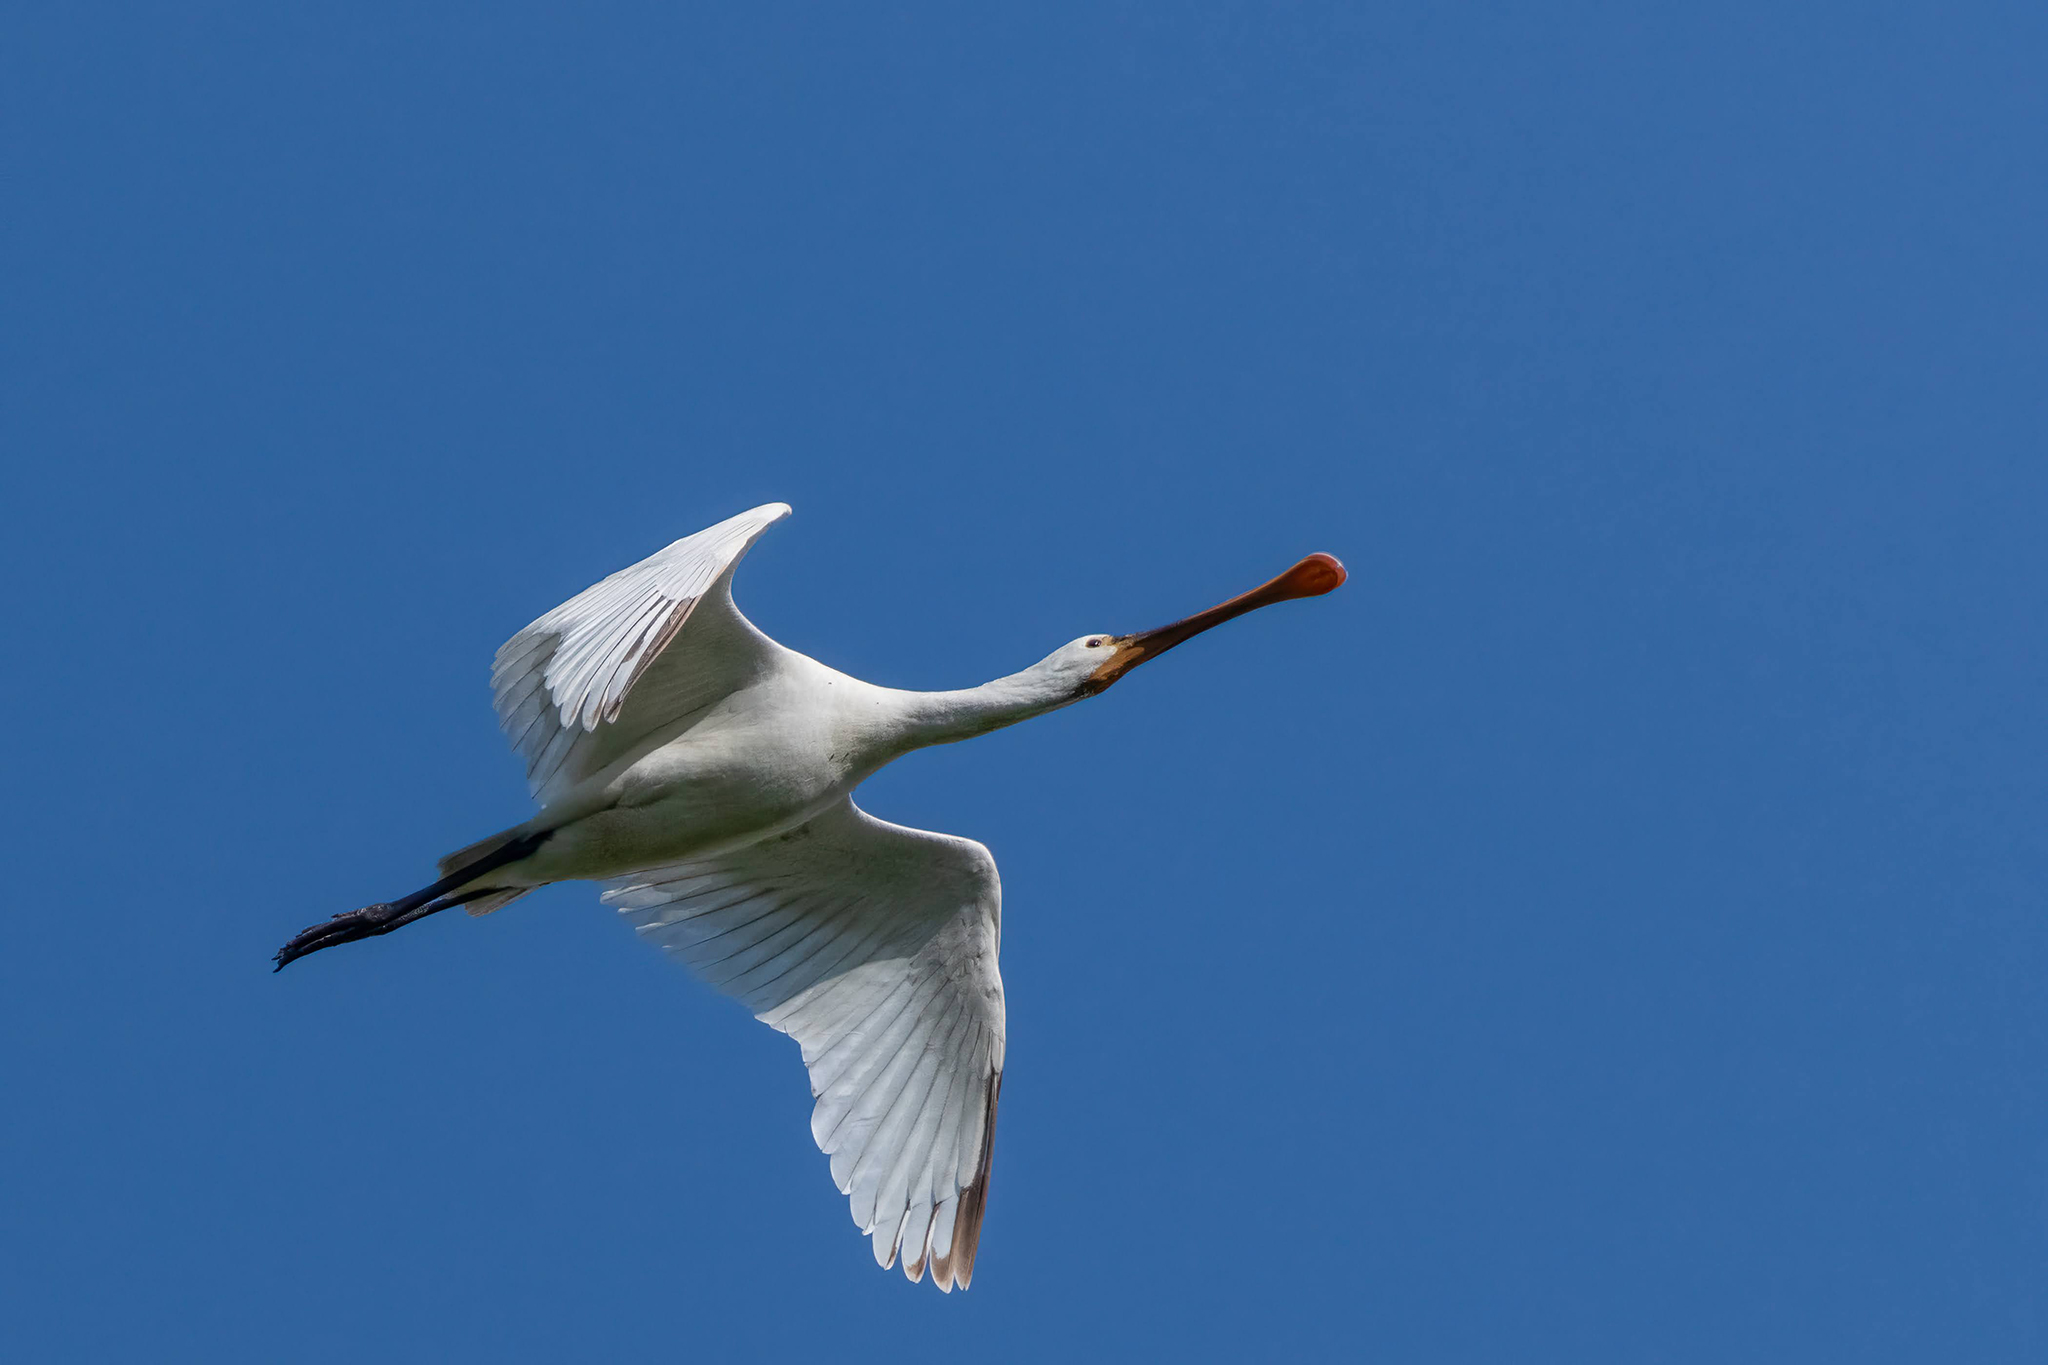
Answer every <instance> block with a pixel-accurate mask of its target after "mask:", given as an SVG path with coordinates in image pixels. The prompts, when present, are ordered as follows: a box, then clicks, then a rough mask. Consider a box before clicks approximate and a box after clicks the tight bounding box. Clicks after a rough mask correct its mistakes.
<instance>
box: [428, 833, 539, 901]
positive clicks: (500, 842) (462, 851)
mask: <svg viewBox="0 0 2048 1365" xmlns="http://www.w3.org/2000/svg"><path fill="white" fill-rule="evenodd" d="M520 837H522V836H521V834H520V830H519V827H517V826H514V827H513V828H511V829H506V830H500V831H498V832H497V833H496V834H493V835H491V836H490V837H489V838H488V839H479V840H477V841H476V842H475V843H473V844H471V845H469V846H468V847H467V848H458V849H456V850H455V851H454V852H453V853H451V854H449V855H448V856H447V857H445V858H443V859H442V860H441V861H440V863H439V864H437V867H438V869H439V871H440V873H441V875H442V876H444V877H452V876H454V875H455V874H456V873H458V872H460V871H461V870H462V869H463V868H465V867H469V866H472V865H473V864H476V863H480V862H482V861H483V860H484V859H485V858H488V857H489V856H490V855H491V854H493V853H496V852H497V851H498V850H499V849H501V848H503V847H505V845H507V844H509V843H511V842H512V841H513V840H515V839H518V838H520ZM533 889H534V888H532V887H530V886H508V887H506V888H505V889H504V890H502V891H491V892H488V893H486V894H485V895H481V896H478V897H477V898H476V899H475V900H473V901H470V902H468V903H467V904H465V905H464V906H463V909H465V910H467V911H469V913H470V914H472V915H488V914H490V913H491V911H493V910H499V909H503V908H504V907H505V906H508V905H510V904H511V903H512V902H513V901H516V900H518V899H519V898H520V897H521V896H523V895H525V894H526V893H527V892H529V891H531V890H533Z"/></svg>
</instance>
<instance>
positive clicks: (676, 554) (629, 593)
mask: <svg viewBox="0 0 2048 1365" xmlns="http://www.w3.org/2000/svg"><path fill="white" fill-rule="evenodd" d="M788 515H789V507H788V505H787V504H786V503H780V502H771V503H768V504H766V505H765V506H762V507H756V508H754V509H753V510H752V511H750V512H742V513H740V514H739V515H738V516H736V517H729V518H727V519H726V520H724V521H721V522H719V523H718V524H717V525H716V526H711V527H707V528H705V529H704V530H702V531H699V532H697V533H696V534H695V535H691V536H685V537H683V538H682V539H681V540H679V541H677V542H675V544H673V545H671V546H669V547H668V548H667V549H665V550H662V551H659V552H658V553H655V554H652V555H649V556H648V557H647V558H646V559H643V560H641V561H640V562H639V563H638V564H635V565H633V566H632V567H630V568H626V569H621V570H619V572H617V573H615V574H613V575H612V576H611V577H610V578H607V579H605V580H604V581H603V582H601V583H598V584H596V585H594V586H592V587H589V588H586V589H584V590H583V591H582V592H580V593H578V594H576V596H574V597H572V598H570V599H569V600H568V601H566V602H564V603H563V604H562V605H561V606H559V607H556V608H555V609H554V610H553V611H551V612H549V613H548V614H547V615H545V616H543V617H541V618H540V619H539V620H537V621H535V622H534V623H533V624H532V625H530V626H528V627H527V628H526V629H524V630H522V631H520V632H519V633H518V634H517V635H514V636H513V637H512V638H511V639H510V640H507V641H506V642H505V645H504V647H503V648H502V649H500V650H499V651H498V657H497V660H496V662H495V663H494V664H493V665H492V668H491V692H492V704H493V705H494V706H495V707H496V708H497V712H498V724H499V725H500V726H501V727H502V728H503V729H504V731H505V734H506V737H507V738H509V739H510V740H511V741H512V747H513V748H514V749H517V750H518V751H519V756H520V757H521V758H522V759H524V760H525V761H526V784H527V787H528V788H529V789H530V790H531V791H532V792H533V795H534V797H535V799H537V800H538V801H540V803H541V804H542V805H547V804H548V803H549V802H551V801H553V800H554V799H555V798H557V797H558V796H560V795H561V794H562V793H563V792H565V791H567V790H568V789H569V788H570V787H573V786H574V785H575V784H576V783H577V782H579V781H581V780H582V779H584V778H586V777H588V776H590V775H591V774H592V773H595V772H597V771H599V770H600V769H602V768H604V767H605V766H606V765H607V764H610V763H612V762H613V761H615V760H616V759H618V758H620V757H622V756H624V755H625V754H626V753H628V752H629V751H630V750H631V749H632V748H633V746H634V745H635V744H638V743H639V742H640V741H641V740H643V739H646V738H647V737H648V736H649V735H652V734H654V733H655V732H656V731H658V730H661V729H663V728H665V727H668V726H671V725H674V724H676V723H677V722H680V721H682V720H685V719H687V718H688V716H689V715H690V714H691V713H692V712H694V711H700V710H703V709H704V708H706V707H708V706H710V705H712V704H713V703H715V702H716V701H718V700H719V699H720V698H722V697H724V696H726V695H728V694H729V693H731V692H732V691H733V690H734V689H735V688H737V687H738V686H740V685H741V684H742V683H744V682H745V681H746V679H747V678H748V677H750V676H751V675H752V674H753V673H754V672H755V671H756V670H757V669H758V668H760V667H761V666H762V664H763V662H764V660H765V657H766V651H767V649H769V648H771V647H772V646H770V644H769V642H768V641H767V639H766V637H764V636H763V635H762V634H761V633H760V632H759V631H757V630H755V629H754V628H753V626H752V625H751V624H750V623H749V622H748V621H747V619H746V618H745V617H743V616H741V615H740V614H739V609H738V608H737V607H735V606H734V605H733V602H732V571H733V567H734V566H735V565H736V564H738V563H739V561H740V556H742V555H744V554H745V553H746V552H747V547H748V546H750V545H752V544H753V543H754V540H755V538H756V537H758V536H759V535H760V534H761V532H763V531H765V530H767V529H768V527H770V526H772V525H773V524H774V523H776V522H778V521H780V520H782V519H783V518H784V517H786V516H788ZM685 627H687V629H685Z"/></svg>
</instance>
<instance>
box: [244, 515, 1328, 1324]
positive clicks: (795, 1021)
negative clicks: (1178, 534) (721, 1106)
mask: <svg viewBox="0 0 2048 1365" xmlns="http://www.w3.org/2000/svg"><path fill="white" fill-rule="evenodd" d="M788 515H789V508H788V507H787V506H786V505H785V504H783V503H779V502H778V503H769V504H767V505H766V506H763V507H756V508H754V509H753V510H752V511H749V512H742V513H740V514H739V515H738V516H736V517H730V518H728V519H727V520H725V521H722V522H720V523H718V524H717V525H716V526H712V527H709V528H707V529H705V530H702V531H699V532H697V533H696V534H695V535H692V536H686V537H684V538H683V539H681V540H679V541H677V542H675V543H674V544H673V545H670V546H669V547H668V548H667V549H665V550H662V551H660V552H658V553H656V554H653V555H650V556H649V557H648V558H646V559H643V560H641V561H640V562H639V563H638V564H635V565H633V566H631V567H630V568H626V569H621V570H620V571H619V572H618V573H615V574H613V575H612V576H611V577H609V578H607V579H605V580H604V581H603V582H601V583H598V584H596V585H594V586H592V587H590V588H588V589H585V590H584V591H583V592H581V593H578V594H577V595H576V596H575V597H572V598H570V599H569V600H568V601H567V602H564V603H563V604H562V605H561V606H559V607H556V608H555V609H554V610H553V611H551V612H548V613H547V614H546V615H545V616H542V617H541V618H540V619H539V620H537V621H535V622H534V623H533V624H532V625H530V626H528V627H527V628H526V629H524V630H522V631H520V632H519V633H518V634H517V635H514V636H513V637H512V638H511V639H510V640H508V641H506V642H505V646H504V648H502V649H500V650H499V651H498V657H497V660H496V663H495V664H494V665H493V667H492V670H491V690H492V695H493V702H494V705H495V706H496V707H497V712H498V720H499V723H500V725H502V726H503V727H504V730H505V734H506V737H507V738H509V739H510V740H511V742H512V747H513V748H514V749H515V750H517V751H518V753H519V756H520V758H521V759H522V760H523V761H524V762H525V764H526V780H527V785H528V787H529V788H530V789H531V790H532V792H533V796H534V798H535V800H537V801H538V802H539V803H540V806H541V810H540V813H539V814H538V815H536V816H534V818H533V819H531V820H528V821H527V822H526V823H525V824H523V825H518V826H516V827H514V828H512V829H508V830H504V831H501V832H500V833H498V834H494V835H492V836H491V837H490V838H488V839H484V840H481V841H479V842H477V843H474V844H471V845H470V846H469V847H467V848H464V849H460V850H458V851H457V852H455V853H451V854H449V855H448V856H447V857H446V858H443V859H442V860H441V864H440V871H441V877H440V880H438V881H436V882H434V883H433V884H432V885H431V886H427V887H424V888H422V889H421V890H419V891H416V892H414V893H413V894H412V895H410V896H407V897H405V898H403V899H401V900H397V901H390V902H386V903H382V904H378V905H372V906H367V907H365V908H363V909H361V910H353V911H350V912H348V913H346V914H341V915H336V916H335V917H334V918H333V919H331V920H329V921H327V922H326V923H324V924H319V925H315V926H314V927H312V928H310V929H308V930H306V931H305V932H304V933H302V934H300V935H299V936H298V937H296V938H294V939H293V940H292V941H291V942H290V943H288V944H286V945H285V946H284V948H283V949H281V950H280V951H279V952H278V955H277V965H278V967H280V968H282V967H283V966H284V965H285V964H287V963H289V962H291V961H293V960H294V959H296V958H300V957H303V956H305V955H306V954H307V953H311V952H316V951H318V950H319V949H322V948H330V947H333V946H335V945H336V944H340V943H348V942H352V941H354V940H356V939H361V938H370V937H374V936H376V935H379V934H387V933H390V932H391V931H392V930H393V929H396V928H399V927H400V926H402V925H405V924H410V923H411V922H413V921H414V920H417V919H421V918H424V917H425V916H427V915H430V914H434V913H436V912H438V911H441V910H447V909H451V908H453V907H455V906H458V905H461V906H466V907H467V908H468V909H469V910H470V912H471V913H473V914H484V913H486V912H488V911H491V910H495V909H497V908H499V907H500V906H503V905H505V904H508V903H509V902H511V901H514V900H516V899H518V898H519V897H520V896H523V895H525V894H526V893H527V892H528V891H531V890H533V889H534V888H535V887H539V886H545V885H547V884H548V883H550V882H558V881H572V880H583V881H595V882H600V883H603V884H604V887H605V890H604V892H603V899H604V901H605V903H606V904H608V905H612V906H615V907H617V908H618V909H619V911H620V912H621V913H622V914H624V915H625V916H626V917H627V919H629V920H630V921H631V922H632V924H633V925H634V926H635V928H637V929H638V930H639V932H640V933H641V934H642V935H643V936H644V937H646V938H648V939H650V940H651V941H653V942H655V943H657V944H659V945H660V946H661V947H662V948H664V949H665V950H667V951H668V952H669V953H670V954H671V955H672V956H674V957H676V958H677V959H679V960H680V961H682V962H684V963H686V964H688V965H689V966H690V967H691V968H692V969H694V970H695V971H696V972H697V973H698V974H699V975H701V976H702V977H704V979H705V980H707V981H709V982H710V983H711V984H712V985H714V986H717V987H718V988H719V989H720V990H723V991H725V992H727V993H729V994H731V995H733V996H736V997H737V998H738V999H739V1000H741V1001H742V1002H743V1003H744V1004H745V1005H746V1006H747V1007H748V1008H749V1009H751V1010H753V1011H754V1014H755V1016H756V1017H758V1018H759V1019H760V1020H761V1021H762V1022H764V1023H766V1024H768V1025H770V1026H772V1027H774V1028H777V1029H780V1030H782V1031H783V1032H784V1033H787V1034H789V1035H790V1036H791V1037H793V1038H795V1039H796V1041H797V1043H798V1044H799V1046H801V1047H802V1049H803V1059H804V1065H805V1066H806V1067H807V1068H809V1070H810V1076H811V1092H812V1094H813V1095H814V1096H815V1097H816V1098H817V1107H816V1108H815V1109H814V1110H813V1111H812V1115H811V1134H812V1136H813V1137H814V1138H816V1139H817V1143H818V1146H819V1148H820V1149H821V1150H822V1151H824V1152H825V1153H826V1154H827V1155H828V1156H830V1157H831V1159H832V1179H833V1182H834V1183H835V1184H837V1185H838V1187H839V1189H840V1192H841V1193H843V1194H845V1195H846V1196H847V1197H848V1199H849V1201H850V1203H851V1207H852V1211H853V1220H854V1222H855V1223H856V1224H857V1225H859V1227H860V1229H861V1231H862V1232H863V1233H864V1234H866V1235H868V1236H870V1237H872V1238H873V1245H874V1252H875V1259H876V1261H877V1262H879V1263H880V1264H881V1265H883V1266H884V1267H887V1266H889V1265H891V1264H894V1263H896V1262H897V1261H898V1260H900V1261H901V1262H902V1265H903V1271H904V1273H905V1274H906V1275H908V1276H909V1277H910V1278H911V1279H912V1280H917V1279H920V1278H922V1277H923V1275H924V1273H925V1270H926V1269H927V1268H929V1269H930V1271H931V1275H932V1282H933V1283H934V1284H936V1285H938V1286H939V1288H941V1289H945V1290H950V1289H952V1287H953V1286H954V1285H955V1284H958V1285H960V1286H961V1287H962V1288H965V1287H966V1286H967V1284H968V1282H969V1281H970V1279H971V1278H972V1277H973V1274H974V1254H975V1248H976V1246H977V1245H978V1244H979V1242H980V1239H981V1220H982V1213H983V1209H984V1207H985V1203H986V1199H987V1193H988V1175H989V1155H990V1150H991V1146H992V1143H993V1141H994V1137H995V1120H996V1097H997V1095H998V1094H999V1093H1000V1092H1001V1090H1002V1082H1003V982H1002V977H1001V975H1000V974H999V973H998V971H997V970H996V950H997V947H998V945H999V943H1000V941H1001V936H1002V889H1001V885H1000V883H999V882H998V880H997V878H996V866H995V860H994V859H993V858H991V857H990V856H989V852H988V850H987V849H986V848H983V847H982V846H981V845H980V844H978V843H976V842H974V841H973V840H972V839H961V838H956V837H954V836H952V835H947V834H933V833H930V832H928V831H925V830H916V829H907V828H905V827H904V826H902V825H892V824H890V823H888V822H887V821H885V820H878V819H876V818H875V817H874V816H872V815H869V814H868V813H867V812H866V811H864V810H862V809H861V808H860V807H858V806H856V805H855V804H854V803H853V799H852V792H853V789H854V788H855V787H857V786H859V785H860V783H861V782H862V781H864V780H865V779H866V778H867V777H868V776H870V775H871V774H872V773H874V772H875V771H876V770H877V769H879V768H881V767H882V766H883V765H884V764H886V763H888V762H889V761H890V760H892V759H895V758H898V757H901V756H902V755H903V754H906V753H909V752H910V751H911V750H913V749H919V748H923V747H925V746H926V745H931V744H945V743H950V742H952V741H954V740H961V739H967V738H970V737H972V736H974V735H979V734H985V733H987V732H988V731H990V730H994V729H998V728H1000V727H1002V726H1005V725H1011V724H1015V723H1016V722H1017V721H1020V720H1026V719H1029V718H1030V717H1032V716H1036V715H1040V714H1043V713H1044V712H1047V711H1051V710H1055V709H1057V708H1059V707H1061V706H1066V705H1068V704H1070V703H1072V702H1076V701H1079V700H1081V699H1083V698H1084V697H1090V696H1093V695H1095V694H1096V693H1098V692H1100V691H1102V690H1103V689H1104V688H1106V687H1108V686H1109V685H1110V684H1111V683H1113V682H1115V681H1116V680H1117V679H1118V678H1119V677H1121V676H1122V675H1123V674H1124V673H1125V672H1127V671H1128V670H1129V669H1131V668H1134V667H1136V666H1137V665H1138V664H1140V663H1143V662H1144V661H1145V660H1147V659H1150V658H1154V657H1156V656H1157V655H1159V654H1161V653H1163V652H1165V651H1166V650H1168V649H1171V648H1172V647H1173V646H1174V645H1177V644H1179V643H1180V642H1181V641H1183V640H1185V639H1187V638H1188V637H1189V636H1192V635H1194V634H1196V633H1198V632H1200V631H1203V630H1207V629H1208V628H1209V627H1211V626H1214V625H1217V624H1219V623H1221V622H1223V621H1226V620H1228V619H1230V618H1231V617H1233V616H1238V615H1241V614H1243V613H1244V612H1247V611H1251V610H1253V609H1254V608H1257V607H1262V606H1266V605H1268V604H1270V603H1273V602H1278V601H1284V600H1286V599H1288V598H1292V597H1308V596H1314V595H1316V594H1319V593H1325V592H1328V591H1330V590H1331V589H1332V588H1335V587H1336V586H1338V585H1339V584H1340V583H1342V582H1343V581H1344V568H1343V566H1342V565H1341V564H1339V563H1338V562H1337V561H1336V560H1335V559H1333V558H1331V557H1330V556H1328V555H1311V556H1309V557H1308V558H1306V559H1304V560H1302V561H1301V562H1300V563H1298V564H1296V565H1295V566H1294V567H1293V568H1291V569H1289V570H1288V571H1287V572H1286V573H1284V574H1281V575H1280V576H1279V577H1278V578H1275V579H1273V580H1272V581H1271V582H1268V583H1266V584H1264V585H1263V586H1261V587H1258V588H1255V589H1253V590H1252V591H1251V592H1248V593H1245V594H1243V595H1242V596H1240V597H1235V598H1232V599H1231V600H1230V601H1228V602H1225V603H1223V604H1222V605H1220V606H1217V607H1212V608H1210V609H1209V610H1208V611H1205V612H1202V613H1199V614H1198V615H1195V616H1190V617H1187V618H1186V619H1184V620H1181V621H1177V622H1174V623H1173V624H1172V625H1168V626H1162V627H1160V628H1159V629H1157V630H1150V631H1143V632H1140V633H1138V634H1135V635H1122V636H1118V635H1103V634H1098V635H1087V636H1083V637H1081V638H1080V639H1077V640H1074V641H1073V642H1071V643H1069V644H1066V645H1062V646H1061V647H1060V648H1058V649H1056V650H1054V651H1053V652H1052V653H1051V654H1049V655H1047V656H1046V657H1045V658H1044V659H1042V660H1040V661H1039V662H1038V663H1036V664H1033V665H1032V666H1031V667H1030V668H1027V669H1025V670H1024V671H1023V672H1021V673H1013V674H1011V675H1010V676H1008V677H1005V678H998V679H996V680H995V681H994V682H990V683H984V684H983V685H982V686H980V687H974V688H967V689H964V690H961V691H954V692H908V691H901V690H898V689H896V688H888V687H876V686H874V685H872V684H870V683H865V682H862V681H860V680H859V679H857V678H852V677H848V676H847V675H846V674H844V673H840V672H837V671H836V670H834V669H830V668H827V667H826V666H825V665H823V664H821V663H819V662H817V661H816V660H815V659H811V658H808V657H806V656H805V655H802V654H799V653H797V652H796V651H794V650H790V649H785V648H783V647H782V646H781V645H779V644H777V643H775V642H774V641H773V640H771V639H769V638H768V637H767V636H765V635H763V634H762V633H761V632H760V631H759V630H757V629H755V628H754V625H753V623H752V622H750V621H748V620H747V618H746V617H744V616H742V615H741V614H740V612H739V608H737V607H736V606H734V605H733V600H732V575H733V569H734V566H736V565H737V564H738V563H739V561H740V557H741V556H743V555H744V554H746V552H747V549H748V547H749V546H751V545H752V544H753V543H754V541H755V540H756V539H757V538H759V536H760V534H761V533H762V532H763V531H765V530H766V529H767V528H768V527H769V526H771V525H773V524H774V523H775V522H777V521H780V520H781V519H782V518H784V517H786V516H788Z"/></svg>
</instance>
